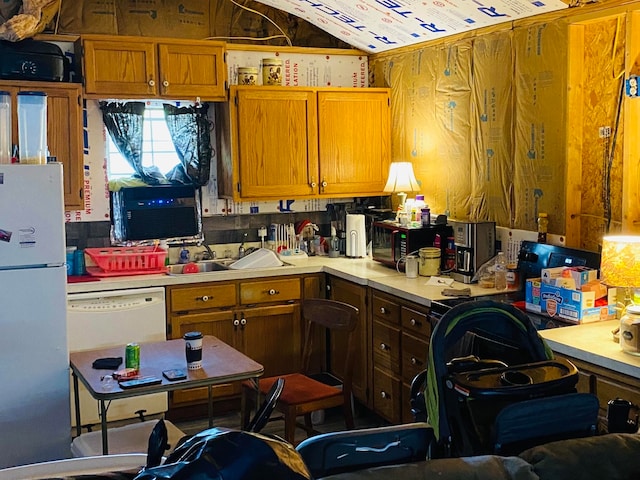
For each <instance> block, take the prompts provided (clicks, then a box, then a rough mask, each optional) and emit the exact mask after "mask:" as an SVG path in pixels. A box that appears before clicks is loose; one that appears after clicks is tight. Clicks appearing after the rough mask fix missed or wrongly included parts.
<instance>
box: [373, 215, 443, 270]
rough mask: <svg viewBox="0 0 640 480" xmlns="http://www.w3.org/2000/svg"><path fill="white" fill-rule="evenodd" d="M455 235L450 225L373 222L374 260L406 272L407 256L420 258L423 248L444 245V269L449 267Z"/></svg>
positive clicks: (441, 266) (441, 255) (388, 221)
mask: <svg viewBox="0 0 640 480" xmlns="http://www.w3.org/2000/svg"><path fill="white" fill-rule="evenodd" d="M452 235H453V229H452V228H451V227H450V226H449V225H441V224H435V225H430V226H428V227H422V226H418V227H408V226H407V227H403V226H401V225H400V224H399V223H397V222H393V221H390V220H385V221H381V222H373V225H372V228H371V256H372V258H373V260H375V261H377V262H380V263H382V264H384V265H388V266H390V267H394V268H398V269H399V270H401V271H404V265H405V258H406V256H407V255H411V254H413V255H417V254H418V251H419V250H420V249H421V248H423V247H433V246H434V245H438V244H439V245H440V249H441V253H440V269H441V270H444V269H445V266H446V246H447V237H451V236H452Z"/></svg>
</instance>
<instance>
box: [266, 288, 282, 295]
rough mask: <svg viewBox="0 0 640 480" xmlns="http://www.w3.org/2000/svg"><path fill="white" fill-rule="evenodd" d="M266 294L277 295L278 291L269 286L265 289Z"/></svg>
mask: <svg viewBox="0 0 640 480" xmlns="http://www.w3.org/2000/svg"><path fill="white" fill-rule="evenodd" d="M267 294H268V295H279V294H280V292H279V291H278V290H276V289H275V288H271V289H269V290H267Z"/></svg>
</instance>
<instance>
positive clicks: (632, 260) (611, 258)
mask: <svg viewBox="0 0 640 480" xmlns="http://www.w3.org/2000/svg"><path fill="white" fill-rule="evenodd" d="M600 279H601V280H602V281H603V282H604V283H606V284H607V285H609V286H611V287H634V288H635V287H640V236H631V235H612V236H606V237H603V239H602V258H601V260H600Z"/></svg>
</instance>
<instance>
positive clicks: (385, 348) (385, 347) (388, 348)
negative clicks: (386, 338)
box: [380, 343, 391, 351]
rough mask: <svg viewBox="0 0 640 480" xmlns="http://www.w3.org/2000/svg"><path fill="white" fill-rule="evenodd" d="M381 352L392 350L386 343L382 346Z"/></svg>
mask: <svg viewBox="0 0 640 480" xmlns="http://www.w3.org/2000/svg"><path fill="white" fill-rule="evenodd" d="M380 350H385V351H387V350H391V347H389V345H387V344H386V343H381V344H380Z"/></svg>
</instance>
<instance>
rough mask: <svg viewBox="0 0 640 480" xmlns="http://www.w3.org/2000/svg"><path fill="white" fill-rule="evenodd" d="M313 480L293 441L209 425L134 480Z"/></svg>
mask: <svg viewBox="0 0 640 480" xmlns="http://www.w3.org/2000/svg"><path fill="white" fill-rule="evenodd" d="M194 478H197V479H198V480H201V479H202V480H204V479H211V480H225V479H226V480H230V479H233V480H264V479H269V478H273V479H278V480H311V479H312V477H311V474H310V473H309V471H308V469H307V467H306V465H305V464H304V461H303V460H302V457H300V454H298V452H296V450H295V449H294V448H293V446H291V445H290V444H288V443H286V442H283V441H281V440H276V439H273V438H270V437H265V436H263V435H260V434H258V433H252V432H244V431H238V430H229V429H224V428H210V429H208V430H204V431H202V432H200V433H198V434H197V435H194V436H193V437H191V438H190V439H188V440H187V441H186V442H184V443H183V444H182V445H180V446H178V447H177V448H176V449H175V450H174V451H173V453H171V454H170V455H169V456H168V457H167V459H166V460H165V462H164V464H163V465H160V466H157V467H153V468H147V469H145V470H143V471H142V472H141V473H140V474H139V475H138V476H137V477H135V480H156V479H176V480H182V479H184V480H187V479H194Z"/></svg>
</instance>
